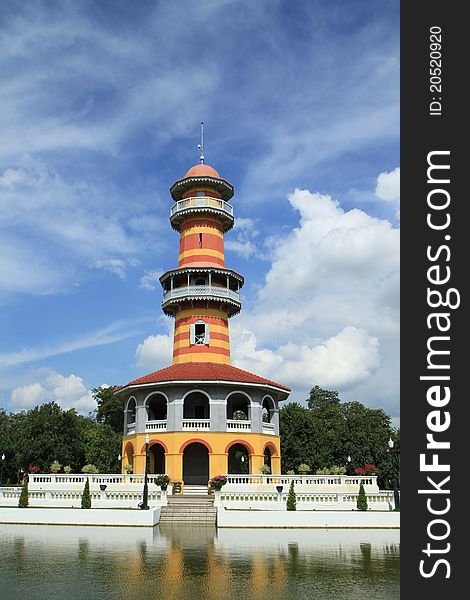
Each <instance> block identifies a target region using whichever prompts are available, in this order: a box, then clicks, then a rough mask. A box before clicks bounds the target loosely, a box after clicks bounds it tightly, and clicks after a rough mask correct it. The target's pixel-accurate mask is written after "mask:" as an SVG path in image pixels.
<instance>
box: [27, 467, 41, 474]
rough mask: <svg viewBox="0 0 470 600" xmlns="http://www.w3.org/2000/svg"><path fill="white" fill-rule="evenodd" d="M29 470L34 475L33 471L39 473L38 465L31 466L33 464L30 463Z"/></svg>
mask: <svg viewBox="0 0 470 600" xmlns="http://www.w3.org/2000/svg"><path fill="white" fill-rule="evenodd" d="M29 472H30V473H31V474H32V475H34V474H35V473H39V467H36V466H33V465H31V466H30V467H29Z"/></svg>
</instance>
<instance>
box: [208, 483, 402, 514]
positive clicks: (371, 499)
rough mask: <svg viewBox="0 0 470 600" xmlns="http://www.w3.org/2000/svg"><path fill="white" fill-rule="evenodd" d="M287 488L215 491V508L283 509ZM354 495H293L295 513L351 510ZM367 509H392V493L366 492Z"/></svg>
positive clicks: (354, 505)
mask: <svg viewBox="0 0 470 600" xmlns="http://www.w3.org/2000/svg"><path fill="white" fill-rule="evenodd" d="M288 495H289V489H288V488H286V487H285V486H283V489H282V491H281V492H277V490H273V491H271V492H248V491H226V492H225V491H224V488H222V490H221V491H220V492H215V505H216V506H223V507H225V508H229V509H230V508H257V509H259V510H262V509H268V510H269V509H271V510H285V507H286V503H287V497H288ZM358 496H359V493H358V492H331V493H330V492H328V493H327V492H318V493H317V492H297V493H296V504H297V510H314V509H322V510H355V509H357V498H358ZM366 497H367V504H368V508H369V510H393V508H394V500H393V492H391V491H379V492H372V493H366Z"/></svg>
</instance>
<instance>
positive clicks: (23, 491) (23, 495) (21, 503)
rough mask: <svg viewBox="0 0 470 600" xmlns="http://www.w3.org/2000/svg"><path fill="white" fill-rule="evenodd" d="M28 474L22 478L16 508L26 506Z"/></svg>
mask: <svg viewBox="0 0 470 600" xmlns="http://www.w3.org/2000/svg"><path fill="white" fill-rule="evenodd" d="M28 495H29V493H28V476H27V475H26V477H25V478H24V481H23V486H22V488H21V494H20V499H19V501H18V508H28V504H29V497H28Z"/></svg>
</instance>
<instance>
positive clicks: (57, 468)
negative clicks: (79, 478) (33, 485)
mask: <svg viewBox="0 0 470 600" xmlns="http://www.w3.org/2000/svg"><path fill="white" fill-rule="evenodd" d="M61 466H62V465H61V464H60V462H59V461H58V460H55V461H54V462H53V463H52V464H51V467H50V469H51V473H58V472H59V471H60V467H61Z"/></svg>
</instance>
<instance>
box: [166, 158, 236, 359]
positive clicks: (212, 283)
mask: <svg viewBox="0 0 470 600" xmlns="http://www.w3.org/2000/svg"><path fill="white" fill-rule="evenodd" d="M170 193H171V196H172V198H173V200H174V201H175V203H174V204H173V206H172V207H171V211H170V223H171V225H172V227H173V228H174V229H175V230H176V231H178V232H179V234H180V246H179V257H178V268H177V269H172V270H170V271H167V272H166V273H165V274H164V275H162V277H161V278H160V282H161V284H162V286H163V304H162V308H163V311H164V312H165V313H166V314H167V315H171V316H173V317H174V318H175V329H174V342H173V364H179V363H186V362H213V363H222V364H227V365H228V364H230V336H229V325H228V320H229V318H230V317H232V316H233V315H234V314H236V313H238V312H239V310H240V308H241V304H240V288H241V287H242V285H243V277H242V276H241V275H239V274H238V273H236V272H235V271H232V270H231V269H228V268H226V267H225V254H224V235H225V233H226V232H227V231H229V229H231V228H232V227H233V223H234V218H233V207H232V206H231V205H230V204H229V202H228V201H229V200H230V199H231V198H232V196H233V186H232V185H231V184H230V183H228V181H226V180H225V179H223V178H222V177H220V175H219V173H218V172H217V171H216V170H215V169H213V168H212V167H210V166H209V165H205V164H199V165H196V166H194V167H191V169H189V171H188V172H187V173H186V175H185V176H184V177H183V178H182V179H179V180H178V181H176V182H175V183H174V184H173V185H172V187H171V189H170Z"/></svg>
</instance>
